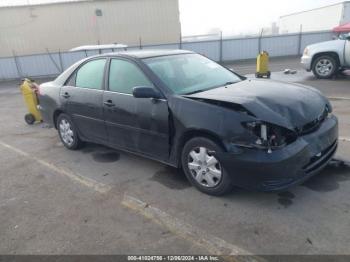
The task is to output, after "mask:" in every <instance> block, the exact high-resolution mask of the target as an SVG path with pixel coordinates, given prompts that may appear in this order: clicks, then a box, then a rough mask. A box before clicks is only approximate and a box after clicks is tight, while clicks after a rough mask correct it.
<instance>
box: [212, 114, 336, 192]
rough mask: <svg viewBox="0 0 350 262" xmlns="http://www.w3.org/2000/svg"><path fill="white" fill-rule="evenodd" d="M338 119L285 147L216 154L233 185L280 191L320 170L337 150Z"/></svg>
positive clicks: (331, 118)
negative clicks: (271, 149) (273, 149)
mask: <svg viewBox="0 0 350 262" xmlns="http://www.w3.org/2000/svg"><path fill="white" fill-rule="evenodd" d="M337 139H338V120H337V118H336V117H335V116H331V117H329V118H327V119H326V120H325V121H324V122H323V123H322V125H321V126H320V127H319V129H318V130H317V131H315V132H313V133H311V134H308V135H304V136H302V137H299V138H298V139H297V140H296V141H295V142H293V143H292V144H289V145H288V146H286V147H284V148H282V149H279V150H275V151H272V153H267V151H266V150H258V149H247V148H240V149H237V150H235V152H234V153H233V152H225V153H222V154H219V155H218V157H219V158H220V160H221V162H222V164H223V166H224V168H225V170H226V171H227V172H228V173H229V175H231V176H232V178H233V182H234V184H235V185H236V186H239V187H243V188H247V189H253V190H262V191H275V190H276V191H280V190H284V189H286V188H288V187H290V186H293V185H296V184H300V183H302V182H304V181H305V180H307V179H308V178H310V177H311V176H313V175H315V174H317V173H318V172H319V171H321V170H322V169H323V168H324V167H325V166H326V165H327V163H328V162H329V161H330V160H331V159H332V157H333V155H334V154H335V152H336V149H337Z"/></svg>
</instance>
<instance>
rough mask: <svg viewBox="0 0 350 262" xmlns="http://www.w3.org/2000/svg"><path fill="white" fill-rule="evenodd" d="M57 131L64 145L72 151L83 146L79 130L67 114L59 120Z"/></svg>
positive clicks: (59, 117) (60, 116) (61, 115)
mask: <svg viewBox="0 0 350 262" xmlns="http://www.w3.org/2000/svg"><path fill="white" fill-rule="evenodd" d="M57 130H58V134H59V136H60V139H61V141H62V143H63V145H64V146H65V147H66V148H68V149H70V150H76V149H79V148H80V147H81V146H82V141H81V140H80V139H79V136H78V132H77V129H76V128H75V126H74V124H73V121H72V120H71V118H70V117H69V116H68V115H66V114H60V115H59V116H58V118H57Z"/></svg>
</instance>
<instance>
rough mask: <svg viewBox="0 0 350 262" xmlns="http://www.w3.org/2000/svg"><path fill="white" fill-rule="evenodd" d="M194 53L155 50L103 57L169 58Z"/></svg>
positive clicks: (127, 52)
mask: <svg viewBox="0 0 350 262" xmlns="http://www.w3.org/2000/svg"><path fill="white" fill-rule="evenodd" d="M192 53H193V52H191V51H187V50H176V49H175V50H171V49H164V50H163V49H154V50H135V51H122V52H115V53H107V54H103V55H101V56H105V55H108V56H130V57H135V58H140V59H143V58H151V57H157V56H168V55H181V54H192Z"/></svg>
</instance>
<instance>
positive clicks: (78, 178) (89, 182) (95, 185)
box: [0, 141, 112, 193]
mask: <svg viewBox="0 0 350 262" xmlns="http://www.w3.org/2000/svg"><path fill="white" fill-rule="evenodd" d="M0 145H2V146H3V147H5V148H7V149H9V150H11V151H13V152H15V153H17V154H19V155H21V156H23V157H26V158H28V159H30V160H33V161H35V162H37V163H38V164H40V165H42V166H44V167H47V168H49V169H51V170H52V171H54V172H57V173H59V174H61V175H64V176H66V177H68V178H70V179H71V180H73V181H75V182H78V183H80V184H82V185H84V186H86V187H89V188H91V189H93V190H95V191H97V192H99V193H107V192H108V191H110V190H111V189H112V187H111V186H109V185H106V184H103V183H100V182H97V181H95V180H93V179H90V178H87V177H84V176H82V175H79V174H76V173H73V172H71V171H68V170H65V169H62V168H59V167H57V166H56V165H54V164H52V163H49V162H47V161H45V160H42V159H39V158H37V157H35V156H32V155H30V154H29V153H27V152H24V151H22V150H21V149H18V148H16V147H13V146H11V145H9V144H7V143H4V142H2V141H0Z"/></svg>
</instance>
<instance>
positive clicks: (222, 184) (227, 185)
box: [181, 137, 233, 195]
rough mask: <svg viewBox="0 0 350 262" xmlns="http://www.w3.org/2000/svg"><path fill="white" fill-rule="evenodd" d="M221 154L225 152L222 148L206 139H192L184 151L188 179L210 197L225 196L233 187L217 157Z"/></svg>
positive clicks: (184, 165) (183, 156)
mask: <svg viewBox="0 0 350 262" xmlns="http://www.w3.org/2000/svg"><path fill="white" fill-rule="evenodd" d="M219 152H223V150H222V148H221V147H220V146H219V145H217V144H216V143H215V142H213V141H211V140H209V139H207V138H204V137H196V138H192V139H191V140H189V141H188V142H187V143H186V144H185V146H184V148H183V151H182V157H181V162H182V168H183V171H184V173H185V174H186V177H187V178H188V180H189V181H190V182H191V184H192V185H193V186H195V187H196V188H197V189H199V190H200V191H202V192H204V193H206V194H209V195H223V194H226V193H228V192H230V191H231V190H232V187H233V186H232V181H231V177H230V176H229V175H228V173H227V172H226V170H225V168H224V167H223V165H222V163H221V161H220V159H219V158H218V156H217V155H216V153H219Z"/></svg>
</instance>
